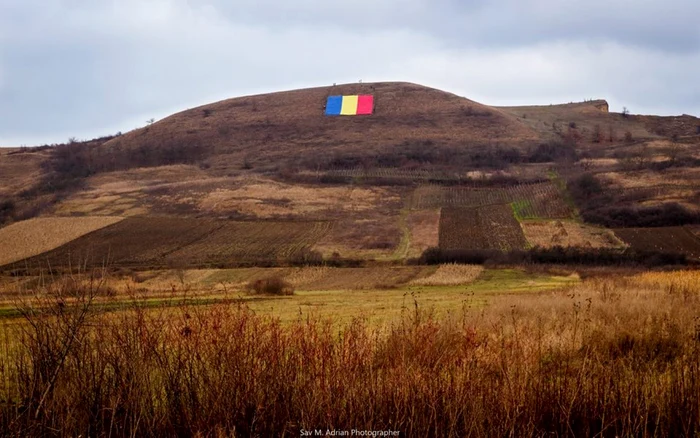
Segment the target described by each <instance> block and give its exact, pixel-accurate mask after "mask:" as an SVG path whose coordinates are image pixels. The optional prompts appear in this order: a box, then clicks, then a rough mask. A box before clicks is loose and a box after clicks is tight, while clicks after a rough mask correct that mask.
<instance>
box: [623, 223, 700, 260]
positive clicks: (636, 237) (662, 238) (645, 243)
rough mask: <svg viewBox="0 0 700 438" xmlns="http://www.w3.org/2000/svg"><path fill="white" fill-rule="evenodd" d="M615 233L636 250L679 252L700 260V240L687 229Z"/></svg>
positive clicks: (650, 229)
mask: <svg viewBox="0 0 700 438" xmlns="http://www.w3.org/2000/svg"><path fill="white" fill-rule="evenodd" d="M614 231H615V234H616V235H617V236H618V237H619V238H620V239H622V240H624V241H625V242H626V243H627V244H629V245H630V246H631V247H632V248H633V249H636V250H640V251H660V252H677V253H683V254H687V255H688V256H689V257H691V258H694V259H700V238H698V236H696V235H695V234H693V233H692V232H691V230H690V228H687V227H663V228H617V229H615V230H614Z"/></svg>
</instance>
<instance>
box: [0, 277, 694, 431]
mask: <svg viewBox="0 0 700 438" xmlns="http://www.w3.org/2000/svg"><path fill="white" fill-rule="evenodd" d="M498 272H500V271H486V272H484V273H483V274H482V275H481V277H480V278H481V280H477V282H476V283H473V286H468V292H467V293H466V294H465V293H462V294H457V295H456V296H455V299H456V300H460V299H461V302H462V304H461V305H459V304H457V303H459V301H457V303H456V305H455V307H453V308H452V310H451V311H449V312H447V313H445V312H440V313H436V312H435V307H433V306H434V305H438V304H439V303H440V301H436V302H434V303H435V304H431V301H430V299H429V298H430V296H431V294H436V295H438V296H446V295H445V294H447V293H448V292H447V291H451V290H456V289H454V288H452V289H450V288H449V287H448V288H447V289H445V288H444V287H442V288H440V287H437V288H433V289H431V292H428V291H427V290H426V291H423V292H418V293H415V292H414V293H408V294H407V292H410V289H406V290H397V291H396V292H391V291H390V292H389V294H394V295H396V296H397V302H396V304H393V306H397V307H396V313H392V315H394V316H392V318H391V319H383V320H370V319H368V318H367V317H366V316H363V309H364V308H367V306H369V307H377V306H381V305H382V304H381V303H384V304H383V305H388V302H386V301H375V300H376V299H381V298H380V297H382V296H388V295H386V294H384V293H377V292H371V291H370V292H368V294H369V295H359V296H355V295H354V294H353V293H345V294H341V295H336V294H330V295H329V294H326V295H325V297H326V298H323V296H324V295H315V298H311V296H307V295H305V294H301V295H298V296H296V295H295V296H292V297H285V298H268V299H267V300H263V301H251V302H250V303H251V304H250V306H256V307H248V306H247V305H243V304H240V303H238V304H236V303H235V302H225V301H224V302H219V303H218V304H208V305H204V304H198V302H197V301H196V300H190V301H180V304H179V305H178V306H177V307H168V308H166V307H150V308H147V307H144V306H143V305H140V304H138V302H133V301H132V302H131V304H126V305H124V306H122V307H121V308H120V311H118V312H115V311H112V312H108V313H104V312H96V311H95V309H98V308H99V306H100V305H102V306H104V305H105V303H109V302H110V301H109V300H110V299H98V298H96V297H95V296H99V295H100V287H101V286H100V282H99V278H96V279H95V282H94V283H93V286H92V288H90V287H80V288H78V289H76V283H56V284H55V286H53V287H49V288H48V289H42V290H37V291H36V292H40V293H41V295H40V297H41V298H37V299H38V300H39V301H37V302H35V303H34V304H33V305H32V306H31V307H30V306H28V304H29V302H27V303H25V304H24V305H23V307H22V309H23V310H22V312H23V315H24V316H23V318H22V320H23V321H24V322H22V321H20V322H14V323H6V324H3V325H2V327H1V330H0V344H1V345H2V347H0V348H1V351H2V353H1V354H0V373H1V374H2V378H1V379H0V397H2V399H3V400H4V403H2V404H0V428H2V429H3V430H4V431H6V433H8V434H11V435H22V436H46V435H81V434H83V435H86V434H89V435H91V436H106V435H110V434H111V435H115V436H126V435H131V436H133V435H149V436H154V435H172V434H176V435H192V436H236V437H237V436H289V435H293V436H296V435H299V434H300V433H301V430H302V429H303V430H314V429H322V430H324V431H325V430H326V429H330V430H337V431H343V430H347V431H350V430H352V429H356V430H393V431H397V432H400V433H401V436H444V437H465V436H479V437H481V436H484V437H486V436H543V435H555V436H569V435H572V436H596V435H598V436H644V435H649V436H661V437H671V436H693V435H694V434H695V433H696V432H697V431H698V430H700V396H699V395H698V394H700V383H699V382H700V363H699V362H698V360H697V357H698V354H699V353H700V351H698V349H699V348H700V344H699V342H700V341H699V340H700V337H699V333H698V325H697V313H698V311H700V289H699V288H698V285H700V277H699V274H698V272H697V271H676V272H647V273H642V274H631V273H627V274H625V273H624V272H623V273H619V274H617V275H611V276H608V277H605V278H600V277H594V278H591V279H589V280H585V281H583V282H574V283H569V284H568V285H567V284H566V283H560V285H559V286H558V287H557V286H555V287H554V288H551V287H549V288H547V287H545V288H539V289H538V288H534V289H529V290H524V291H521V292H515V290H514V289H512V286H513V284H514V283H512V281H513V278H514V277H512V275H513V274H512V273H511V274H508V275H506V276H503V274H506V273H505V272H503V273H502V274H499V275H496V276H495V277H494V275H495V274H497V273H498ZM486 274H488V275H486ZM518 275H521V274H518ZM489 282H490V286H487V285H488V284H489ZM70 285H72V286H70ZM487 289H490V290H491V291H492V292H487ZM449 293H455V292H449ZM401 295H403V296H404V298H403V299H401V298H400V296H401ZM69 296H70V297H72V298H70V299H69V298H68V297H69ZM460 297H461V298H460ZM308 299H312V300H324V301H325V303H326V307H331V308H332V310H331V312H330V313H324V314H323V315H332V316H323V317H321V316H320V314H318V315H317V316H313V315H311V314H306V313H303V314H301V315H300V316H298V317H297V318H293V317H292V318H287V317H284V319H283V321H285V322H280V320H279V319H278V318H277V317H276V316H275V315H277V313H275V311H274V309H270V305H272V306H273V307H274V306H275V304H273V303H275V302H277V303H279V307H277V308H278V309H283V308H285V307H286V308H288V309H289V308H290V307H291V309H289V310H288V312H289V313H290V314H293V313H294V311H295V309H294V307H296V306H295V305H294V304H295V303H304V302H308V301H307V300H308ZM105 300H106V301H105ZM401 302H403V304H401ZM265 303H268V304H265ZM363 304H366V305H367V306H363ZM282 306H284V307H282ZM322 307H323V306H322ZM322 307H321V308H322ZM254 308H255V309H257V310H253V309H254ZM475 308H476V310H475ZM348 310H349V311H350V314H352V313H354V314H355V315H356V317H355V318H349V319H348V318H347V316H348ZM297 312H298V311H297ZM336 318H342V321H343V322H338V320H337V319H336ZM98 352H99V354H97V353H98ZM348 433H349V432H348Z"/></svg>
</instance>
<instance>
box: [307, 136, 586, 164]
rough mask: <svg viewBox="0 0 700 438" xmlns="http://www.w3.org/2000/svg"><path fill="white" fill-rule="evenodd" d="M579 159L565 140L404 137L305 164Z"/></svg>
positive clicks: (310, 158) (311, 159)
mask: <svg viewBox="0 0 700 438" xmlns="http://www.w3.org/2000/svg"><path fill="white" fill-rule="evenodd" d="M577 159H578V157H577V155H576V150H575V149H574V147H573V146H572V145H570V144H567V143H565V142H561V141H553V142H550V143H542V144H539V145H537V146H533V147H530V148H529V149H527V150H523V149H519V148H515V147H508V146H502V145H496V146H490V145H441V144H436V143H435V142H434V141H432V140H424V141H404V142H403V143H401V144H399V145H396V146H394V147H392V148H391V149H390V150H385V151H381V152H377V153H375V154H373V155H358V154H356V153H355V154H347V155H345V154H342V153H341V154H338V153H335V154H316V155H313V156H308V157H304V158H303V159H302V160H301V162H300V163H299V164H300V165H301V167H303V168H306V169H312V170H318V169H323V170H328V169H334V170H337V169H355V168H367V169H371V168H402V169H413V168H425V167H443V168H448V169H455V168H459V169H460V170H462V171H463V170H469V169H492V170H503V169H507V168H508V167H510V166H512V165H516V164H523V163H546V162H556V161H562V160H573V161H576V160H577Z"/></svg>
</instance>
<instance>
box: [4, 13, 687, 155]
mask: <svg viewBox="0 0 700 438" xmlns="http://www.w3.org/2000/svg"><path fill="white" fill-rule="evenodd" d="M698 20H700V1H698V0H665V1H661V0H488V1H487V0H352V1H344V0H335V1H329V0H293V1H292V0H196V1H195V0H191V1H187V0H0V145H4V146H19V145H23V144H26V145H36V144H41V143H54V142H64V141H66V140H67V139H68V138H69V137H77V138H79V139H87V138H92V137H95V136H98V135H102V134H112V133H115V132H116V131H128V130H130V129H133V128H136V127H140V126H143V125H144V124H145V121H146V120H147V119H150V118H152V117H153V118H155V119H156V120H157V119H159V118H162V117H165V116H167V115H169V114H171V113H173V112H176V111H179V110H183V109H186V108H190V107H194V106H198V105H202V104H205V103H209V102H212V101H216V100H221V99H226V98H229V97H235V96H240V95H247V94H257V93H262V92H270V91H281V90H288V89H295V88H301V87H312V86H322V85H330V84H332V83H334V82H337V83H344V82H356V81H358V80H360V79H362V80H363V81H365V82H369V81H399V80H400V81H410V82H415V83H419V84H423V85H428V86H432V87H435V88H440V89H443V90H446V91H450V92H453V93H456V94H459V95H461V96H465V97H468V98H470V99H473V100H477V101H479V102H482V103H485V104H490V105H519V104H549V103H562V102H569V101H580V100H583V99H588V98H605V99H607V100H608V101H609V102H610V105H611V110H612V111H620V110H621V109H622V107H623V106H626V107H628V108H629V109H630V110H631V111H632V112H633V113H642V114H664V115H673V114H682V113H687V114H693V115H696V116H697V115H700V25H699V24H698V23H699V21H698Z"/></svg>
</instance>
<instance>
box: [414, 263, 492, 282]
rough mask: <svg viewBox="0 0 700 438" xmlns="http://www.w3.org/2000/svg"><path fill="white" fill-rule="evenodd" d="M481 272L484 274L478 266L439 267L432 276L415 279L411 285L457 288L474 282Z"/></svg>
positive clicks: (481, 267)
mask: <svg viewBox="0 0 700 438" xmlns="http://www.w3.org/2000/svg"><path fill="white" fill-rule="evenodd" d="M482 272H484V267H483V266H480V265H457V264H447V265H440V266H439V267H438V268H437V270H436V271H435V272H434V273H433V274H431V275H429V276H427V277H423V278H418V279H415V280H413V281H412V282H411V284H412V285H415V286H457V285H460V284H469V283H471V282H473V281H474V280H476V279H477V278H478V277H479V275H481V273H482Z"/></svg>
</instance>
